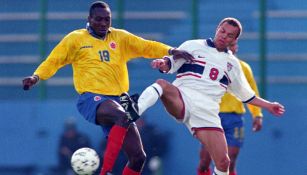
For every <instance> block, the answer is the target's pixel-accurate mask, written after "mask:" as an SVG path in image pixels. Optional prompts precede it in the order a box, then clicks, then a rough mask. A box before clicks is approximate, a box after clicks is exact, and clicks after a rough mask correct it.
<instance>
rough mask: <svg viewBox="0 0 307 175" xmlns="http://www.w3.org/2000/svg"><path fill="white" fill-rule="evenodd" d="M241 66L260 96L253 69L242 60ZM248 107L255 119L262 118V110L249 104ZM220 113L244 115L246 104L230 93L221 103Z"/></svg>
mask: <svg viewBox="0 0 307 175" xmlns="http://www.w3.org/2000/svg"><path fill="white" fill-rule="evenodd" d="M240 64H241V67H242V70H243V72H244V75H245V77H246V79H247V81H248V83H249V85H250V86H251V88H252V89H253V90H254V91H255V93H256V96H259V91H258V88H257V83H256V81H255V78H254V76H253V72H252V69H251V67H250V66H249V65H248V64H247V63H246V62H244V61H242V60H240ZM247 107H248V109H249V111H250V113H251V115H252V116H253V117H256V116H258V117H262V116H263V115H262V112H261V111H262V110H261V108H259V107H256V106H253V105H250V104H247ZM220 112H222V113H237V114H244V113H245V112H246V110H245V108H244V104H243V103H242V102H241V101H240V100H239V99H238V98H236V97H235V96H233V95H232V94H230V93H226V94H225V95H224V96H223V98H222V101H221V103H220Z"/></svg>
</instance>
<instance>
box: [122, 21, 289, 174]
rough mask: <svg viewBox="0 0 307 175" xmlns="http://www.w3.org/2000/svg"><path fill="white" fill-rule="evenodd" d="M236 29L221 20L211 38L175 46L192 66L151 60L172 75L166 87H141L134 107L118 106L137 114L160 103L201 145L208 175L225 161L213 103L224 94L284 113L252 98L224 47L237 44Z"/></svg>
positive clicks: (225, 168)
mask: <svg viewBox="0 0 307 175" xmlns="http://www.w3.org/2000/svg"><path fill="white" fill-rule="evenodd" d="M241 31H242V26H241V24H240V22H239V21H238V20H237V19H235V18H225V19H223V20H222V21H221V22H220V23H219V25H218V26H217V29H216V34H215V37H214V39H213V40H212V39H207V40H204V39H199V40H190V41H186V42H184V43H183V44H182V45H181V46H180V47H179V48H180V49H182V50H185V51H187V52H189V53H190V54H192V55H193V57H194V60H193V62H189V61H186V60H184V59H177V60H174V59H173V58H172V57H164V58H163V59H156V60H154V61H152V67H153V68H156V69H159V70H160V71H162V72H164V73H175V72H177V76H176V80H175V81H174V82H173V83H172V84H171V83H169V82H167V81H166V80H163V79H158V80H157V81H156V82H155V83H154V84H152V85H151V86H149V87H147V88H146V89H145V90H144V91H143V93H142V94H141V96H140V97H139V99H138V103H134V102H133V101H131V100H127V103H124V104H122V105H123V106H124V107H126V108H127V106H128V107H129V109H132V108H131V106H133V109H134V110H136V111H138V113H139V114H140V115H141V114H142V113H143V112H144V111H145V110H146V109H147V108H149V107H150V106H152V105H153V104H155V103H156V101H157V100H158V99H159V97H160V99H161V100H162V102H163V104H164V106H165V108H166V110H167V112H168V113H169V114H171V115H172V116H173V117H174V118H175V119H176V120H177V121H179V122H183V123H184V124H185V125H186V126H187V127H188V128H189V130H190V131H191V133H192V134H193V135H194V136H195V137H196V138H197V139H198V140H199V141H200V142H201V143H202V144H204V145H205V146H206V148H207V150H208V152H209V153H210V155H211V157H212V159H213V161H214V163H215V168H214V172H213V174H214V175H227V174H228V169H229V163H230V160H229V157H228V151H227V144H226V139H225V135H224V131H223V128H222V126H221V121H220V118H219V116H218V113H219V103H220V101H221V98H222V96H223V95H224V93H225V92H226V91H229V92H231V93H233V94H234V95H235V96H236V97H238V98H239V99H240V100H241V101H242V102H244V103H249V104H252V105H256V106H259V107H262V108H265V109H267V110H268V111H269V112H271V113H272V114H274V115H276V116H281V115H282V114H283V113H284V111H285V109H284V107H283V106H282V105H281V104H279V103H277V102H270V101H267V100H264V99H262V98H260V97H257V96H255V92H254V91H253V90H252V89H251V87H250V86H249V84H248V83H247V80H246V78H245V76H244V74H243V71H242V69H241V66H240V63H239V60H238V59H237V58H236V57H235V56H234V55H233V54H232V52H228V50H227V48H228V47H229V46H230V44H231V43H233V42H234V41H235V40H237V39H238V38H239V36H240V34H241Z"/></svg>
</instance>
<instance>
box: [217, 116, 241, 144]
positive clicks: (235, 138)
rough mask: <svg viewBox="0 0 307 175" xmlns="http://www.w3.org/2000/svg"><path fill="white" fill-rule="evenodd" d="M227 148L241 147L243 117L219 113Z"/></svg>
mask: <svg viewBox="0 0 307 175" xmlns="http://www.w3.org/2000/svg"><path fill="white" fill-rule="evenodd" d="M219 116H220V118H221V122H222V127H223V129H224V132H225V136H226V140H227V144H228V146H235V147H242V145H243V141H244V126H243V123H244V121H243V115H242V114H236V113H219Z"/></svg>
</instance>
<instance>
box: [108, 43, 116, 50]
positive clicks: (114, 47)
mask: <svg viewBox="0 0 307 175" xmlns="http://www.w3.org/2000/svg"><path fill="white" fill-rule="evenodd" d="M109 46H110V48H111V49H113V50H115V49H116V43H115V42H114V41H111V42H110V44H109Z"/></svg>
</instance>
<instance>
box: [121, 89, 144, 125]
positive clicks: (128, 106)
mask: <svg viewBox="0 0 307 175" xmlns="http://www.w3.org/2000/svg"><path fill="white" fill-rule="evenodd" d="M135 99H138V95H133V98H131V97H130V96H129V94H128V93H123V94H122V95H120V104H121V106H122V107H123V108H124V109H125V111H126V115H127V117H128V120H129V121H130V122H135V121H136V120H137V119H139V118H140V115H139V114H138V112H139V110H138V105H137V103H136V102H135Z"/></svg>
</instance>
